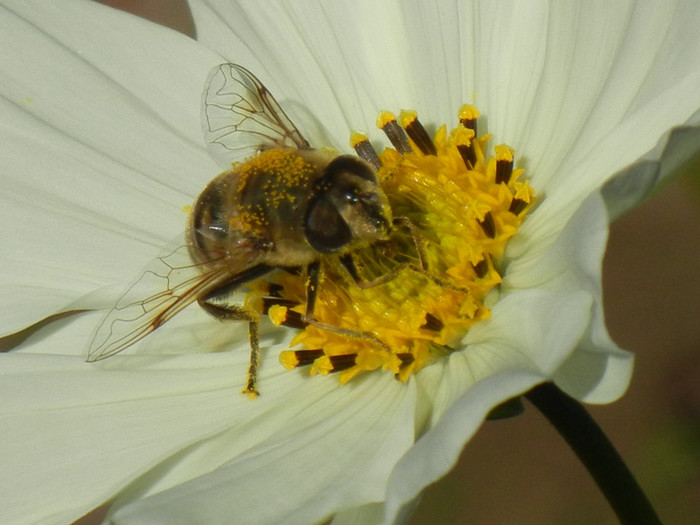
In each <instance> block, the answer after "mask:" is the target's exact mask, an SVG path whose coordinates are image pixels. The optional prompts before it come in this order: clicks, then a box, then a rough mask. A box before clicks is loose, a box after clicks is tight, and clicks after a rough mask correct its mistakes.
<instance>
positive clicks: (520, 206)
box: [508, 198, 527, 215]
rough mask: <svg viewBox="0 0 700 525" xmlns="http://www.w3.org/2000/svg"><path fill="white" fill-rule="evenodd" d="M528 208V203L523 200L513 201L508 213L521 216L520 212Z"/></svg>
mask: <svg viewBox="0 0 700 525" xmlns="http://www.w3.org/2000/svg"><path fill="white" fill-rule="evenodd" d="M526 206H527V202H525V201H524V200H522V199H515V198H514V199H513V200H512V201H510V206H509V207H508V211H509V212H511V213H512V214H513V215H520V212H521V211H523V210H524V209H525V207H526Z"/></svg>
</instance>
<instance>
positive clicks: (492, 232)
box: [479, 211, 496, 239]
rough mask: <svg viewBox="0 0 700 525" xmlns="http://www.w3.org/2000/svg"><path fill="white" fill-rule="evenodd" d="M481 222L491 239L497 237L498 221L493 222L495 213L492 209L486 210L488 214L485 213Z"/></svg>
mask: <svg viewBox="0 0 700 525" xmlns="http://www.w3.org/2000/svg"><path fill="white" fill-rule="evenodd" d="M479 224H480V225H481V228H482V229H483V230H484V233H485V234H486V237H488V238H489V239H493V238H494V237H496V223H494V222H493V215H491V212H490V211H489V212H486V215H484V220H483V221H479Z"/></svg>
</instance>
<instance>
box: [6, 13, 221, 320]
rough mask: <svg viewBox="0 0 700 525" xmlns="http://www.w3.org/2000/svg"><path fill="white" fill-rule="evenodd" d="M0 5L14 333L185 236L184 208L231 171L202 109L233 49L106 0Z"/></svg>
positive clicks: (123, 276) (124, 277) (126, 275)
mask: <svg viewBox="0 0 700 525" xmlns="http://www.w3.org/2000/svg"><path fill="white" fill-rule="evenodd" d="M8 5H9V7H8ZM0 9H2V11H3V15H2V16H0V41H1V42H0V45H2V47H3V49H4V50H5V51H6V57H10V58H9V59H8V58H6V59H5V60H3V61H2V63H1V64H0V71H1V72H2V76H3V79H4V82H3V84H2V86H1V87H0V93H1V94H2V98H1V100H0V105H1V106H2V113H3V115H4V118H3V120H2V124H0V138H1V139H2V143H3V145H4V146H3V153H2V155H3V157H2V163H3V173H2V180H3V193H2V197H0V198H2V206H0V210H2V211H1V212H0V213H2V216H1V217H0V220H2V222H3V223H4V224H11V225H12V227H11V228H6V232H7V233H6V235H3V247H4V249H3V253H2V259H0V261H1V262H2V266H3V271H2V272H0V274H1V275H2V279H3V283H2V284H3V292H4V293H3V297H4V299H5V300H4V301H2V306H1V310H0V315H2V317H3V320H4V321H5V322H4V323H3V327H2V328H3V331H4V332H5V333H8V332H12V331H14V330H16V329H19V328H22V327H24V326H26V325H27V324H30V323H32V322H34V321H36V320H39V319H41V318H42V317H45V316H46V315H49V314H51V313H54V312H56V311H58V310H61V309H65V308H70V307H75V305H73V304H72V303H73V301H74V300H75V299H76V298H78V297H80V296H81V295H82V294H84V293H86V292H88V291H90V290H94V288H95V287H96V285H97V286H99V285H100V284H108V283H110V282H116V281H121V282H122V283H123V282H125V281H129V280H130V279H131V278H132V277H133V276H134V275H135V273H136V272H137V271H138V270H139V269H140V268H141V267H143V266H144V265H145V263H146V262H147V261H148V260H149V259H150V258H152V257H154V256H155V254H156V253H157V252H158V251H159V248H160V247H161V246H162V245H163V244H164V243H165V242H166V241H165V240H164V239H167V240H170V239H172V238H173V237H174V236H175V235H176V234H177V233H178V232H179V233H180V235H181V234H182V231H183V229H184V226H183V225H184V222H185V215H184V213H183V212H182V206H183V205H185V204H190V203H191V202H192V200H193V199H194V197H195V196H196V193H197V192H198V191H199V190H200V189H201V188H202V187H203V186H204V184H205V183H206V182H207V181H208V180H209V179H210V178H211V177H212V176H213V175H214V174H216V172H217V168H216V167H215V165H214V164H213V163H212V161H211V159H210V158H209V157H208V155H207V154H206V152H205V150H204V147H203V144H202V139H201V136H200V131H199V130H200V126H199V110H200V96H201V90H202V85H203V82H204V79H205V78H206V75H207V72H208V69H209V68H210V67H211V66H212V65H213V64H215V63H217V62H220V61H221V59H220V58H218V57H216V56H215V55H212V54H210V53H208V52H206V51H205V50H203V49H202V48H201V46H198V45H197V43H196V42H193V41H191V40H190V39H188V38H187V37H184V36H182V35H179V34H177V33H175V32H173V31H169V30H166V29H164V28H161V27H159V26H156V25H154V24H150V23H147V22H145V21H143V20H140V19H138V18H136V17H132V16H129V15H125V14H124V13H121V12H118V11H115V10H112V9H107V8H104V7H102V6H99V5H97V4H93V3H83V2H70V3H66V4H62V5H61V6H60V7H59V6H54V5H46V6H42V8H41V9H35V8H33V7H32V6H30V5H28V4H25V3H19V2H18V3H12V2H7V3H6V5H5V6H2V7H0ZM127 38H128V40H129V43H128V45H125V39H127ZM57 41H58V42H61V45H59V44H58V43H57ZM96 42H99V43H100V44H99V45H95V43H96ZM144 49H148V50H149V55H148V59H147V60H146V59H145V57H144V55H143V50H144ZM182 71H188V74H187V75H182ZM28 243H30V244H29V245H31V251H29V250H28V246H29V245H28ZM127 255H128V256H129V257H133V258H128V257H127ZM67 268H68V269H72V270H73V274H72V276H71V277H69V278H66V269H67ZM44 297H46V300H44Z"/></svg>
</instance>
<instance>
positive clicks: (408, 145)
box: [246, 106, 534, 384]
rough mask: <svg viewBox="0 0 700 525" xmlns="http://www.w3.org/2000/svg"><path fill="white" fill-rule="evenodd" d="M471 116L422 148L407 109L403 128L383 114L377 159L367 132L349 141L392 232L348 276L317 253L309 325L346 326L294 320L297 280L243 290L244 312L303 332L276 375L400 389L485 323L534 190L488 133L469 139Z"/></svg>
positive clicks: (284, 278) (360, 255)
mask: <svg viewBox="0 0 700 525" xmlns="http://www.w3.org/2000/svg"><path fill="white" fill-rule="evenodd" d="M477 117H478V112H477V110H476V109H475V108H474V107H472V106H464V107H463V108H462V109H461V110H460V112H459V118H460V124H459V126H458V127H456V128H455V129H453V130H451V131H450V132H449V133H448V132H447V129H446V126H444V125H443V126H442V127H440V129H438V131H437V133H436V135H435V137H434V138H433V139H432V140H431V139H430V138H429V136H428V135H427V133H426V132H425V130H424V128H423V127H422V125H421V124H420V122H419V121H418V119H417V116H416V113H415V112H403V113H402V114H401V115H400V118H399V122H400V124H401V125H400V126H399V125H398V124H397V122H396V119H395V117H394V116H393V115H392V114H391V113H388V112H382V113H381V114H380V116H379V119H378V126H379V127H380V128H382V129H383V130H384V131H385V133H386V134H387V136H389V138H390V139H391V141H392V144H394V146H395V147H394V148H387V149H385V150H384V151H383V152H382V153H381V154H380V155H378V157H377V156H376V154H374V153H373V151H370V153H369V154H368V153H367V152H368V151H369V150H371V146H370V145H369V142H368V140H367V138H366V137H365V136H364V135H361V134H353V137H352V139H351V142H352V144H353V146H354V147H355V149H356V150H357V151H358V153H360V155H361V156H363V157H365V158H367V159H368V160H370V162H373V163H375V165H377V166H378V169H377V174H378V177H379V181H380V184H381V186H382V189H383V191H384V192H385V194H386V196H387V197H388V199H389V203H390V205H391V209H392V213H393V216H394V224H395V226H394V229H393V232H392V235H391V238H390V239H389V240H388V241H381V242H376V243H375V244H373V245H371V246H369V247H366V248H362V249H360V250H356V251H353V252H352V253H351V254H350V255H351V258H352V266H353V270H354V272H355V273H356V274H357V275H356V276H354V277H355V278H353V276H351V275H349V272H348V269H347V263H346V264H341V262H340V261H339V257H338V256H333V255H329V256H323V257H322V259H321V268H322V277H321V280H320V284H319V287H318V291H317V296H316V302H315V307H314V318H315V319H316V321H318V323H319V324H325V325H331V326H333V327H338V328H342V329H343V330H339V331H329V330H326V329H324V328H323V327H322V326H318V325H317V324H307V323H305V322H304V321H303V313H304V312H305V308H306V293H305V285H306V278H305V276H304V275H295V274H292V273H279V274H275V275H272V276H270V277H267V278H265V279H261V280H258V281H256V282H254V283H252V284H251V289H252V291H251V292H250V294H249V295H248V297H247V299H246V301H247V304H248V305H249V307H252V308H255V309H257V311H258V312H260V313H261V314H262V313H266V314H267V315H268V316H269V317H270V319H271V320H272V322H273V323H275V324H284V325H287V326H296V327H299V328H301V329H302V330H301V331H300V333H299V334H298V335H297V336H296V337H295V338H294V339H293V341H292V346H296V345H300V348H299V349H296V350H287V351H284V352H282V353H281V355H280V361H281V363H282V364H283V365H284V366H285V367H287V368H289V369H292V368H295V367H298V366H309V370H310V372H311V374H312V375H313V374H316V373H320V374H327V373H329V372H338V373H339V378H340V382H341V384H342V383H345V382H347V381H348V380H349V379H351V378H352V377H354V376H355V375H357V374H358V373H360V372H364V371H371V370H377V369H382V370H386V371H389V372H391V373H392V374H394V375H395V376H396V377H397V378H398V379H400V380H401V381H406V380H407V379H408V378H409V377H410V375H411V374H412V373H414V372H417V371H418V370H420V369H421V368H423V367H424V366H426V365H428V364H430V363H431V362H432V361H433V360H434V359H437V358H439V357H440V356H444V355H446V354H448V353H450V352H452V351H454V349H455V348H457V347H458V346H459V341H460V340H461V339H462V338H463V337H464V335H465V334H466V333H467V331H468V330H469V329H470V328H471V327H472V326H473V325H474V324H475V323H478V322H479V321H481V320H483V319H486V318H487V317H489V315H490V312H489V310H488V309H487V308H486V307H485V306H484V299H485V297H486V295H487V294H488V293H489V291H491V290H492V289H493V288H494V287H495V286H498V284H499V283H500V282H501V275H500V274H499V267H500V262H501V258H502V256H503V253H504V250H505V247H506V244H507V242H508V240H509V239H510V238H511V237H512V236H513V235H515V233H516V232H517V230H518V227H519V226H520V224H521V223H522V221H523V220H524V218H525V215H526V213H527V211H528V209H529V208H530V206H531V205H532V202H533V197H534V191H533V190H532V188H531V187H530V186H529V185H528V182H527V181H526V180H523V177H522V175H523V170H521V169H515V170H514V169H513V150H512V149H511V148H510V147H508V146H505V145H500V146H496V147H495V148H494V154H493V155H491V156H487V155H486V153H485V152H486V147H487V143H488V141H489V139H490V136H489V135H485V136H482V137H476V136H475V132H476V119H477ZM401 128H403V129H405V130H406V132H407V134H408V137H406V136H405V135H404V134H403V130H402V129H401ZM397 134H400V135H401V136H397ZM372 155H375V156H374V161H372V160H371V158H370V157H372ZM357 277H359V280H358V279H357ZM358 283H359V284H358ZM270 298H272V300H270ZM348 334H350V335H348Z"/></svg>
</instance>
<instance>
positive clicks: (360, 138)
mask: <svg viewBox="0 0 700 525" xmlns="http://www.w3.org/2000/svg"><path fill="white" fill-rule="evenodd" d="M368 140H369V139H368V138H367V135H366V134H365V133H361V132H359V131H353V132H352V133H351V134H350V147H351V148H354V147H355V146H357V145H358V144H362V143H363V142H367V141H368Z"/></svg>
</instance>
